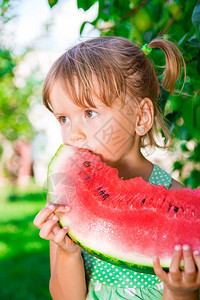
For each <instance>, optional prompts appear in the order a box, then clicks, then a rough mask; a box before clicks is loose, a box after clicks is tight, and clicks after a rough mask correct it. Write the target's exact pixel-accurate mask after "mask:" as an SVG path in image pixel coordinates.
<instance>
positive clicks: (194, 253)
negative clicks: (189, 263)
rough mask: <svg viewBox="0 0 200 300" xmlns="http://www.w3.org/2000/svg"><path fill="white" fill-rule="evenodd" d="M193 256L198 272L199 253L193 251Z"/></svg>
mask: <svg viewBox="0 0 200 300" xmlns="http://www.w3.org/2000/svg"><path fill="white" fill-rule="evenodd" d="M193 255H194V261H195V263H196V266H197V268H198V271H199V272H200V252H199V251H198V250H195V251H194V252H193Z"/></svg>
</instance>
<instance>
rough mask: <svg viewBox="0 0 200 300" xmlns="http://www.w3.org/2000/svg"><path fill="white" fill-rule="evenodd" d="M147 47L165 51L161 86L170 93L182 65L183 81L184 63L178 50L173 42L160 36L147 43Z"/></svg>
mask: <svg viewBox="0 0 200 300" xmlns="http://www.w3.org/2000/svg"><path fill="white" fill-rule="evenodd" d="M147 48H148V49H153V48H160V49H161V50H163V51H164V53H165V59H166V65H165V71H164V73H163V79H162V87H163V88H164V90H166V91H169V92H170V93H172V92H173V91H174V90H175V84H176V81H177V79H178V78H179V77H180V75H181V71H182V67H183V68H184V74H185V76H184V83H185V78H186V64H185V61H184V58H183V56H182V54H181V52H180V50H179V49H178V47H177V46H176V45H175V44H174V43H172V42H170V41H167V40H163V39H160V38H156V39H154V40H152V41H151V42H150V43H149V44H148V46H147ZM184 83H183V86H184ZM183 86H182V88H183Z"/></svg>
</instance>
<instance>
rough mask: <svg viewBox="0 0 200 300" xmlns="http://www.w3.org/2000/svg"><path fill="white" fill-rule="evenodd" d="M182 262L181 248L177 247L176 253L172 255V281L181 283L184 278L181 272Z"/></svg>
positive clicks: (170, 271) (170, 269)
mask: <svg viewBox="0 0 200 300" xmlns="http://www.w3.org/2000/svg"><path fill="white" fill-rule="evenodd" d="M180 262H181V246H180V245H176V246H175V248H174V252H173V254H172V260H171V264H170V267H169V274H170V277H171V279H172V281H180V280H181V278H182V275H181V271H180Z"/></svg>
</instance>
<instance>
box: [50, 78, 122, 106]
mask: <svg viewBox="0 0 200 300" xmlns="http://www.w3.org/2000/svg"><path fill="white" fill-rule="evenodd" d="M76 88H77V87H76ZM77 89H78V88H77ZM78 93H79V91H78V90H77V91H76V94H77V95H78ZM73 94H74V93H73V92H72V90H70V88H69V87H68V88H66V86H65V85H64V84H63V82H62V81H60V80H57V81H55V82H54V84H53V85H52V88H51V90H50V93H49V102H50V104H51V106H52V108H53V111H58V110H65V109H68V110H70V109H78V108H79V109H80V108H83V107H91V105H89V104H88V103H87V102H86V101H85V103H84V104H85V105H81V101H80V102H78V103H77V99H76V101H75V100H74V98H73ZM91 98H92V99H91V100H92V102H93V103H94V104H95V106H96V107H97V108H108V106H107V105H106V104H104V102H103V101H101V99H99V98H98V97H97V96H96V95H94V94H92V93H91ZM116 103H117V100H116ZM116 103H115V105H116Z"/></svg>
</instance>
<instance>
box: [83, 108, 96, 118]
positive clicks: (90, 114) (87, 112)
mask: <svg viewBox="0 0 200 300" xmlns="http://www.w3.org/2000/svg"><path fill="white" fill-rule="evenodd" d="M85 114H86V116H87V117H89V118H93V117H95V116H96V115H97V114H98V113H97V112H96V111H94V110H86V111H85Z"/></svg>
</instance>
